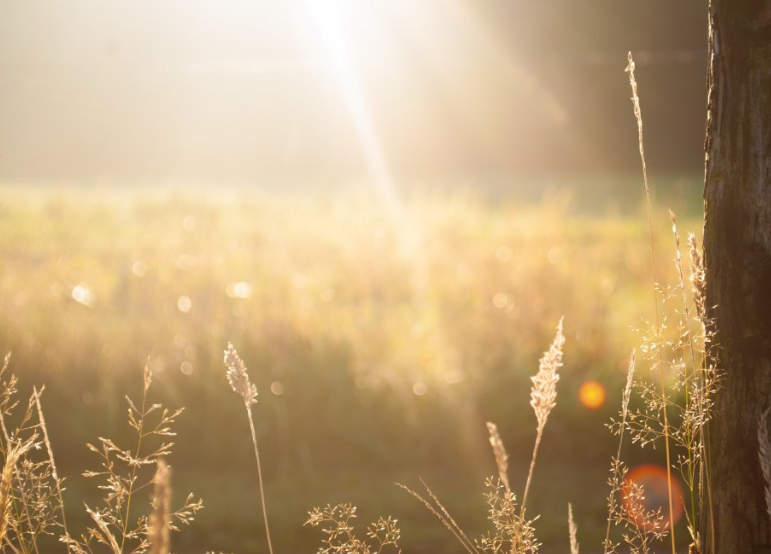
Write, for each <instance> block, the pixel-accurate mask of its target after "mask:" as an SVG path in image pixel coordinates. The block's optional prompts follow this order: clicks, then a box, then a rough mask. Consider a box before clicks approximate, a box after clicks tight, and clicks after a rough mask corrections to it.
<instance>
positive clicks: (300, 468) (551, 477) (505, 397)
mask: <svg viewBox="0 0 771 554" xmlns="http://www.w3.org/2000/svg"><path fill="white" fill-rule="evenodd" d="M664 188H665V189H666V187H664ZM624 190H625V191H626V192H624V193H623V195H622V194H621V193H619V197H621V196H623V199H622V200H621V201H620V202H606V203H604V204H598V205H591V204H592V202H593V201H594V199H597V198H604V199H605V200H606V201H607V200H608V199H610V200H612V195H613V194H615V193H614V191H613V189H612V188H610V189H607V188H606V189H603V190H602V191H601V192H600V193H597V191H595V190H593V189H590V188H588V189H587V190H586V191H585V190H583V189H581V188H578V189H576V190H573V191H569V190H565V189H562V188H559V187H558V188H555V189H553V190H551V192H549V193H546V194H544V193H539V194H537V195H535V198H517V197H516V195H506V194H501V193H496V194H494V195H484V194H479V193H475V192H473V190H468V189H466V190H454V191H450V192H447V191H443V192H439V191H436V190H435V191H429V190H424V191H421V192H414V193H412V194H408V195H405V199H404V200H403V201H402V202H400V203H399V204H398V205H397V206H391V207H390V208H389V209H386V208H384V207H383V205H382V203H381V202H379V201H378V199H377V198H376V197H373V196H371V195H369V194H365V193H361V192H354V191H347V192H340V191H337V192H332V193H329V194H300V193H297V192H295V193H291V192H290V193H285V194H279V193H273V194H258V193H251V192H248V191H244V190H231V189H227V190H225V189H223V190H221V191H201V190H193V191H191V190H184V189H177V190H171V191H168V190H167V191H162V192H153V191H150V190H147V191H144V192H142V191H139V192H137V191H133V192H120V191H116V190H109V189H106V190H104V189H100V190H97V191H96V192H94V191H90V190H89V189H65V190H58V189H35V190H31V191H30V190H29V189H27V190H25V189H21V188H9V189H6V190H4V191H3V193H2V195H0V313H2V323H1V324H0V350H1V351H2V352H6V351H12V352H13V354H12V358H11V364H10V370H11V371H13V372H14V373H15V374H16V375H18V377H19V380H20V382H19V388H20V389H21V390H22V391H23V392H25V393H26V392H27V391H29V390H31V387H32V386H37V387H38V388H39V387H41V386H43V385H45V391H44V393H43V394H42V396H41V401H42V404H43V408H44V410H45V411H46V414H47V423H48V430H49V434H50V437H51V439H50V440H51V443H52V447H53V450H54V451H55V452H56V457H57V463H58V465H59V468H58V469H59V473H60V474H61V475H62V476H65V477H66V481H65V483H66V490H65V491H64V501H65V504H66V505H67V506H68V509H69V510H71V511H72V515H70V513H69V512H68V520H69V523H70V527H79V526H84V525H85V524H86V521H87V517H88V516H87V515H86V513H85V512H84V511H83V510H81V509H79V507H80V506H82V504H83V502H84V501H85V502H87V503H91V502H92V501H93V499H94V498H98V497H99V496H100V492H101V491H99V490H97V489H96V488H95V486H94V485H93V483H91V482H89V481H88V480H86V479H84V478H82V477H81V473H82V472H83V470H84V469H85V468H93V467H95V466H97V465H98V459H95V457H94V455H93V453H92V452H89V450H88V449H87V448H86V447H85V444H86V443H87V442H90V443H94V442H95V441H96V440H97V437H111V438H113V439H115V440H116V442H118V443H120V442H122V441H125V440H127V438H128V437H129V436H130V432H131V429H130V427H128V426H127V425H126V404H125V400H124V395H126V394H129V395H131V396H132V397H133V398H136V397H137V396H140V395H141V391H142V382H143V381H142V375H143V368H144V367H145V366H146V367H148V368H149V369H150V370H151V371H152V375H153V387H152V389H151V397H152V398H153V399H154V400H152V401H153V402H155V401H159V402H163V403H164V404H165V405H167V406H169V407H170V408H177V407H182V406H184V407H185V408H186V409H185V412H184V413H183V414H181V415H180V416H179V418H178V419H177V422H176V425H175V429H176V431H177V433H178V435H177V436H176V437H174V442H175V443H176V444H175V445H174V454H173V455H172V456H171V457H170V458H169V460H170V463H171V464H172V466H173V471H174V486H175V488H178V489H179V490H180V491H186V490H194V491H195V492H196V494H197V495H199V496H201V497H203V498H204V501H205V506H206V507H205V509H204V510H203V511H202V512H200V513H199V514H197V515H196V518H195V521H194V522H193V524H192V525H191V527H190V528H185V529H183V531H184V532H183V533H182V534H180V535H179V536H177V537H176V538H175V539H174V548H175V550H176V551H178V552H204V551H206V550H221V551H233V552H238V553H243V554H245V553H248V552H258V551H263V549H264V548H263V535H262V530H261V527H260V525H261V516H260V507H259V496H258V488H257V483H256V478H255V473H254V470H253V465H254V459H253V454H252V451H251V448H252V446H251V443H250V441H249V439H248V432H249V430H248V426H247V422H246V420H245V419H244V417H243V413H242V412H243V409H242V407H241V406H239V402H238V401H237V399H234V398H233V392H232V391H231V390H230V387H229V386H228V383H227V380H226V378H225V371H224V367H223V363H222V353H223V349H224V348H225V347H226V345H227V344H228V343H229V342H232V343H233V344H234V345H235V346H236V347H237V349H238V352H239V354H240V355H241V357H242V358H243V359H244V361H245V362H246V364H247V365H248V367H249V370H250V376H251V379H252V381H253V382H254V383H255V384H256V387H257V391H258V393H259V396H258V403H257V404H256V406H254V407H253V412H254V421H255V426H256V432H257V436H258V437H259V441H260V452H261V455H262V457H263V472H264V476H265V480H266V483H265V485H266V497H267V501H268V506H269V515H270V518H271V531H272V533H273V536H274V541H273V542H274V545H275V546H276V550H277V551H278V552H283V553H284V554H294V553H299V552H311V551H312V549H313V548H314V547H315V545H317V544H318V542H319V537H318V533H317V532H316V531H315V530H313V529H309V528H307V527H305V528H303V527H302V523H303V522H304V521H305V520H306V519H307V518H308V516H307V512H308V511H309V510H310V509H311V508H312V507H313V506H319V505H320V506H323V505H325V504H326V503H328V502H330V503H333V504H334V503H338V502H353V503H355V504H357V505H358V506H359V507H360V520H361V521H362V523H365V522H368V521H374V520H375V519H376V518H377V516H379V515H387V514H390V515H392V516H393V517H395V518H397V519H398V520H399V521H400V524H401V527H402V530H403V538H402V541H401V545H402V548H403V550H404V551H405V552H413V553H418V552H454V551H458V550H457V549H458V545H457V544H455V543H454V539H453V537H452V536H451V535H450V534H449V533H447V530H446V529H444V528H443V527H442V526H441V525H439V524H438V523H437V522H436V521H435V520H433V519H432V516H431V514H429V513H426V512H425V510H424V509H423V507H422V506H420V504H419V503H417V502H415V500H414V499H413V498H411V497H410V496H409V495H408V494H406V493H405V492H404V491H403V490H401V489H399V488H398V487H396V486H395V485H394V484H393V483H394V481H399V482H402V483H405V484H408V485H410V486H414V485H416V484H418V483H419V481H418V477H419V476H421V477H423V478H424V479H425V480H426V481H427V482H428V483H429V484H430V485H431V487H432V489H433V490H434V491H435V492H436V493H437V494H439V495H440V496H441V497H442V499H443V502H444V504H445V505H447V506H448V507H451V511H452V512H453V515H454V516H455V517H456V519H457V520H459V521H462V522H463V524H464V526H465V527H466V528H467V529H471V530H476V529H481V528H483V527H484V523H485V517H486V509H485V502H484V498H483V496H482V483H483V481H484V479H485V477H487V476H490V475H493V474H495V473H496V469H495V467H496V466H495V460H494V458H493V456H492V454H491V453H490V448H489V444H488V440H487V429H486V427H485V423H486V422H487V421H494V422H496V423H497V424H498V428H499V430H500V432H501V435H502V437H503V440H504V442H505V443H506V445H507V448H508V450H509V455H510V459H509V463H510V466H511V475H512V480H515V479H516V480H517V481H521V482H522V483H518V485H517V487H518V488H519V489H520V490H521V486H522V484H524V480H525V477H526V475H527V467H528V464H529V462H530V454H531V449H532V434H533V427H534V421H533V414H532V410H531V407H530V405H529V399H530V380H529V377H530V376H531V375H533V374H534V373H535V371H536V369H537V367H538V360H539V358H540V357H541V355H542V353H543V351H544V350H545V349H546V348H547V347H548V345H549V343H550V341H551V340H552V338H553V337H554V329H555V327H556V325H557V322H558V321H559V320H560V318H562V317H564V333H565V338H566V343H565V359H564V368H562V370H561V380H560V381H559V385H558V394H559V401H558V403H557V406H556V408H555V409H554V412H553V414H552V415H551V419H550V422H549V426H548V427H547V428H546V429H545V432H544V438H543V444H542V446H541V448H542V450H541V453H540V454H539V466H538V468H537V470H536V474H535V477H534V480H533V487H532V492H531V493H530V494H531V498H530V503H529V507H528V509H529V510H530V512H531V513H533V514H541V517H540V519H539V520H538V521H536V522H535V524H534V525H535V527H536V530H537V533H538V537H539V539H540V541H541V542H543V544H544V548H543V551H544V552H547V553H548V552H551V551H554V552H556V551H557V550H562V551H564V550H566V549H565V546H564V545H566V540H567V539H566V537H567V519H566V505H567V503H568V502H572V504H573V509H574V513H575V519H576V521H577V523H578V526H579V529H580V530H581V533H582V543H584V544H586V545H590V544H591V545H600V544H601V541H602V537H603V535H604V531H605V519H606V517H607V506H606V498H607V487H606V480H607V468H608V460H609V459H610V458H611V456H612V455H613V453H614V452H615V448H616V444H617V441H616V440H615V439H614V438H613V437H612V436H611V434H610V433H609V432H608V430H607V429H606V428H605V425H606V424H607V423H608V422H609V421H610V418H611V416H614V415H615V414H617V412H618V411H619V405H620V403H621V390H622V388H623V386H624V382H625V380H626V368H627V365H628V361H629V355H630V352H631V350H632V348H633V347H635V346H636V345H638V344H639V343H640V340H641V338H640V334H639V333H638V332H637V331H635V330H634V329H635V328H638V327H644V326H645V321H646V320H649V319H651V318H652V317H653V314H652V312H653V309H652V304H653V296H652V294H653V293H652V284H651V267H650V242H649V238H648V235H647V222H646V220H645V216H644V215H643V214H644V212H643V208H642V204H641V203H640V202H638V200H641V198H642V196H641V195H637V194H630V193H629V192H628V188H626V189H624ZM695 191H697V187H696V186H693V187H690V188H688V189H687V191H686V193H685V194H684V195H682V196H678V195H676V194H672V195H670V196H669V197H667V196H666V195H662V196H663V198H660V200H659V201H658V202H657V203H656V205H655V206H654V209H653V213H654V233H655V238H654V242H655V247H656V250H657V251H658V252H659V253H660V254H659V255H658V257H657V259H656V263H657V265H658V267H657V273H658V275H659V281H660V284H661V285H662V286H666V284H667V283H670V284H672V283H676V282H677V275H676V273H675V271H674V265H673V262H672V259H673V256H674V239H673V236H672V234H671V231H670V227H671V224H670V223H669V218H668V216H667V214H666V207H665V206H666V205H674V206H675V208H676V211H678V212H679V213H680V215H681V218H680V219H681V221H680V227H681V229H682V230H683V232H684V231H685V230H693V231H695V232H696V234H697V235H700V233H701V221H700V219H699V217H700V215H699V208H700V205H699V204H698V199H697V198H698V196H697V195H698V192H695ZM630 196H631V197H632V200H630V199H629V197H630ZM613 204H615V207H613ZM619 204H620V205H621V208H618V205H619ZM588 381H595V382H596V383H597V384H598V386H599V388H598V390H600V391H604V392H606V393H607V398H606V401H604V402H602V401H600V402H599V403H598V404H599V405H597V406H588V405H587V402H586V399H585V398H584V400H583V402H582V399H581V397H580V395H579V391H580V390H581V386H582V385H583V384H585V383H586V382H588ZM597 394H599V393H597ZM589 404H591V402H589ZM643 454H644V456H643V455H642V454H638V453H634V452H630V454H629V456H628V457H627V460H631V461H632V462H636V461H637V462H641V461H651V462H656V463H660V462H661V452H660V451H653V452H650V451H649V452H644V453H643ZM683 523H684V522H683ZM475 534H476V533H475ZM683 535H684V533H683ZM683 540H685V537H683ZM60 548H63V547H60ZM598 548H599V547H598ZM588 551H592V550H591V549H589V550H588Z"/></svg>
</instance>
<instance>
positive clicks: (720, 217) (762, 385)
mask: <svg viewBox="0 0 771 554" xmlns="http://www.w3.org/2000/svg"><path fill="white" fill-rule="evenodd" d="M710 12H711V14H710V15H711V17H710V19H711V25H710V27H711V32H710V54H711V67H710V73H709V85H710V99H709V106H708V116H707V140H706V144H705V150H706V167H705V187H704V207H705V232H704V250H705V262H706V267H707V305H709V306H714V307H713V308H712V309H711V313H710V316H711V317H713V318H714V322H715V328H714V330H715V332H716V341H715V343H716V345H717V351H718V355H719V359H720V367H721V368H722V369H723V371H724V381H723V385H722V389H721V390H720V391H719V392H718V394H717V397H716V406H715V415H714V420H713V422H712V423H711V425H710V442H711V445H710V450H711V458H712V468H711V469H712V475H711V482H712V489H713V504H714V509H715V520H714V521H715V535H716V536H715V540H714V544H712V541H711V538H710V537H709V523H708V518H707V517H703V518H702V525H701V529H702V543H703V544H702V552H704V553H705V554H708V553H712V552H715V553H717V554H741V553H750V554H758V553H766V552H771V546H769V545H771V521H769V516H768V513H767V512H766V506H765V501H764V497H763V489H764V481H763V476H762V473H761V469H760V465H759V462H758V439H757V429H758V415H759V414H760V413H761V412H762V411H763V410H764V409H765V408H766V407H768V406H770V405H771V2H769V1H767V0H712V2H711V6H710Z"/></svg>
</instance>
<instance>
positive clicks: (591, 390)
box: [578, 381, 605, 410]
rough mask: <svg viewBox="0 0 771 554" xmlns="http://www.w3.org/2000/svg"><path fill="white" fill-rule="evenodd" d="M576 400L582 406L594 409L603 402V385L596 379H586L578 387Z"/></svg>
mask: <svg viewBox="0 0 771 554" xmlns="http://www.w3.org/2000/svg"><path fill="white" fill-rule="evenodd" d="M578 400H579V401H580V402H581V404H583V405H584V407H586V408H589V409H590V410H596V409H597V408H599V407H601V406H602V405H603V404H605V387H603V386H602V385H601V384H599V383H598V382H597V381H586V382H584V383H583V384H582V385H581V387H580V388H579V389H578Z"/></svg>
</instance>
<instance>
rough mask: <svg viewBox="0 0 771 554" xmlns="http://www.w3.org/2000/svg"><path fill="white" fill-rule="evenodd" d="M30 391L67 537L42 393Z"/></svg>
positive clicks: (65, 516) (59, 484) (68, 533)
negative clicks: (41, 399)
mask: <svg viewBox="0 0 771 554" xmlns="http://www.w3.org/2000/svg"><path fill="white" fill-rule="evenodd" d="M32 391H33V392H32V394H33V397H34V398H35V407H36V408H37V417H38V422H39V423H40V430H41V432H42V433H43V442H44V444H45V446H46V451H47V452H48V462H49V463H50V464H51V476H52V477H53V479H54V484H55V485H56V498H57V499H58V500H59V510H60V512H61V514H62V528H63V529H64V534H65V535H66V536H67V537H69V536H70V532H69V530H68V529H67V515H66V514H65V510H64V498H63V496H62V483H61V479H59V472H58V471H57V470H56V462H54V450H53V448H51V440H50V439H49V438H48V425H46V420H45V417H43V407H42V406H41V404H40V394H41V393H42V392H43V391H42V390H37V389H35V388H33V389H32Z"/></svg>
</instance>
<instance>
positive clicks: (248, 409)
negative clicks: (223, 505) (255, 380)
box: [246, 403, 273, 554]
mask: <svg viewBox="0 0 771 554" xmlns="http://www.w3.org/2000/svg"><path fill="white" fill-rule="evenodd" d="M246 413H247V415H248V417H249V429H250V430H251V432H252V444H253V445H254V458H255V460H257V480H258V481H259V484H260V502H261V503H262V517H263V520H264V522H265V536H266V537H267V540H268V552H270V554H273V544H272V543H271V541H270V527H269V526H268V508H267V507H266V504H265V486H264V485H263V482H262V467H261V465H260V451H259V449H258V448H257V433H256V431H255V429H254V421H253V418H252V407H251V405H249V404H248V403H247V404H246Z"/></svg>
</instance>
